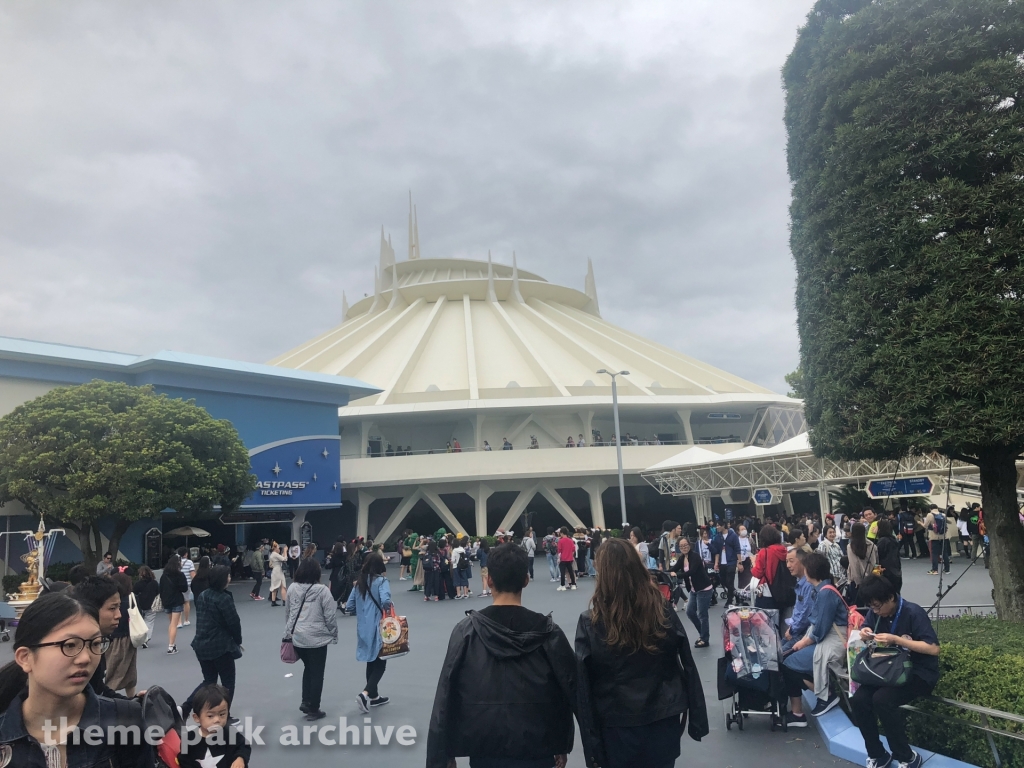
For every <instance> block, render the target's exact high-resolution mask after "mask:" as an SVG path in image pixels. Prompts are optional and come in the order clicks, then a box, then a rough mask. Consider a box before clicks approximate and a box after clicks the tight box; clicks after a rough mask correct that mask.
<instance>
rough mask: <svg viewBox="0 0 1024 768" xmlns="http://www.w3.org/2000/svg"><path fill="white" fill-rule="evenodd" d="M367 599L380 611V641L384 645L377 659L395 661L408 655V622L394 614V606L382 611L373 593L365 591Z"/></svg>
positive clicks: (382, 608) (403, 617)
mask: <svg viewBox="0 0 1024 768" xmlns="http://www.w3.org/2000/svg"><path fill="white" fill-rule="evenodd" d="M366 595H367V597H369V598H370V600H372V601H373V604H374V605H375V606H377V610H378V611H380V639H381V641H382V642H383V643H384V644H383V645H382V646H381V648H380V653H379V654H378V655H377V658H378V659H397V658H398V657H399V656H407V655H408V654H409V620H408V619H406V618H405V616H397V615H396V614H395V604H394V603H392V604H391V607H390V608H388V609H387V610H384V607H383V606H382V605H381V604H380V602H379V601H378V600H377V599H376V598H375V597H374V596H373V591H372V590H370V589H368V590H366Z"/></svg>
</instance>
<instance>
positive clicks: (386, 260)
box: [380, 226, 395, 288]
mask: <svg viewBox="0 0 1024 768" xmlns="http://www.w3.org/2000/svg"><path fill="white" fill-rule="evenodd" d="M394 263H395V249H394V248H392V247H391V243H390V242H388V240H385V239H384V227H383V226H382V227H381V228H380V274H381V279H382V280H383V281H384V286H383V287H384V288H387V287H388V282H387V280H388V270H389V269H390V268H391V267H392V266H393V265H394Z"/></svg>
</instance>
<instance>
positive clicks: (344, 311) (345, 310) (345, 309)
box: [341, 291, 348, 323]
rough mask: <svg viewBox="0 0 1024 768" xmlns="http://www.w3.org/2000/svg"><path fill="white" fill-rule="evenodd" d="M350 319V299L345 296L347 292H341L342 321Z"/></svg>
mask: <svg viewBox="0 0 1024 768" xmlns="http://www.w3.org/2000/svg"><path fill="white" fill-rule="evenodd" d="M346 319H348V299H347V298H345V292H344V291H342V292H341V322H343V323H344V322H345V320H346Z"/></svg>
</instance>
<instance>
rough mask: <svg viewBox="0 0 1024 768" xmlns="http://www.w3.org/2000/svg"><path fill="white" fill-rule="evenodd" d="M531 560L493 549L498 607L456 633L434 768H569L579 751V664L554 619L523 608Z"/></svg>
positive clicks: (509, 547)
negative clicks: (460, 767)
mask: <svg viewBox="0 0 1024 768" xmlns="http://www.w3.org/2000/svg"><path fill="white" fill-rule="evenodd" d="M527 559H528V558H527V555H526V552H525V551H524V550H523V549H522V547H519V546H516V545H515V544H503V545H501V546H498V547H495V548H494V549H492V550H491V551H490V553H489V555H488V558H487V584H488V588H489V589H490V590H491V591H492V593H493V604H492V605H490V606H488V607H487V608H484V609H483V610H482V611H468V612H467V613H468V616H467V617H466V618H465V619H463V620H462V621H461V622H459V624H457V625H456V627H455V629H454V630H452V635H451V639H450V640H449V643H448V654H447V656H446V657H445V660H444V665H443V667H442V669H441V676H440V678H439V680H438V683H437V692H436V694H435V696H434V709H433V712H432V713H431V716H430V726H429V730H428V732H427V762H426V764H427V768H448V767H449V766H452V765H455V758H457V757H465V756H468V757H469V764H470V766H471V768H541V767H542V766H543V768H551V766H557V767H558V768H564V766H565V764H566V758H567V755H568V753H570V752H571V751H572V748H573V738H574V735H575V726H574V725H573V714H574V712H575V706H576V660H575V654H574V653H573V649H572V646H571V645H569V641H568V640H567V639H566V637H565V634H564V633H563V632H562V630H561V629H560V628H559V627H558V625H557V624H555V623H554V622H553V621H552V620H551V617H550V616H544V615H542V614H539V613H535V612H533V611H530V610H528V609H526V608H523V606H522V591H523V587H525V586H526V585H527V584H528V583H529V582H530V577H529V573H528V570H529V563H528V562H527Z"/></svg>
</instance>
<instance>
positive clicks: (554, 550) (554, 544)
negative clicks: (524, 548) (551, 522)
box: [544, 536, 558, 557]
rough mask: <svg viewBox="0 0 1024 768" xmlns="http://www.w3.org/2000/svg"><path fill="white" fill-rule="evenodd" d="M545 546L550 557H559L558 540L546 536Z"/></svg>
mask: <svg viewBox="0 0 1024 768" xmlns="http://www.w3.org/2000/svg"><path fill="white" fill-rule="evenodd" d="M544 546H545V548H546V549H547V551H548V554H549V555H554V556H555V557H558V539H556V538H555V537H554V536H550V537H548V536H545V537H544Z"/></svg>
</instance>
